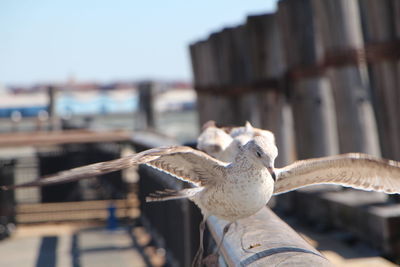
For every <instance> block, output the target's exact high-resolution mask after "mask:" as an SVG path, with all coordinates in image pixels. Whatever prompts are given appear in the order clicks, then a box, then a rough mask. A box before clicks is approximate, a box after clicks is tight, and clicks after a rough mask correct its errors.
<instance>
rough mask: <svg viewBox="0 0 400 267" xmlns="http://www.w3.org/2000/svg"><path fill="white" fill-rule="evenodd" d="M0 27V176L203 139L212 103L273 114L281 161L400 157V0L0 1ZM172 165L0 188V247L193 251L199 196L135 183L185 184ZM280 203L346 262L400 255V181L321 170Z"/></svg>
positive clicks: (61, 255) (101, 257) (259, 122)
mask: <svg viewBox="0 0 400 267" xmlns="http://www.w3.org/2000/svg"><path fill="white" fill-rule="evenodd" d="M0 37H1V40H2V41H1V42H0V58H1V60H0V167H1V168H0V183H1V184H3V185H5V184H13V183H21V182H26V181H30V180H34V179H36V178H37V177H38V176H44V175H49V174H52V173H55V172H58V171H62V170H66V169H70V168H73V167H77V166H81V165H85V164H90V163H94V162H98V161H105V160H112V159H115V158H118V157H120V156H121V155H128V154H130V153H133V152H138V151H141V150H144V149H148V148H151V147H155V146H159V145H171V144H186V145H191V146H195V142H196V138H197V136H198V135H199V133H200V131H201V126H202V125H203V124H204V123H205V122H207V121H208V120H215V121H216V122H217V123H218V124H220V125H226V126H240V125H244V123H245V122H246V121H250V122H251V123H252V124H253V126H255V127H259V128H263V129H268V130H271V131H273V132H274V133H275V135H276V142H277V145H278V148H279V157H278V159H277V162H276V165H277V167H282V166H285V165H287V164H290V163H292V162H293V161H295V160H297V159H304V158H311V157H320V156H328V155H334V154H339V153H347V152H363V153H368V154H371V155H374V156H378V157H384V158H388V159H393V160H398V161H400V120H399V119H398V116H399V115H400V110H399V105H400V93H399V92H400V64H399V62H400V2H399V1H397V0H326V1H313V0H280V1H278V0H264V1H261V0H255V1H251V2H244V1H237V0H235V1H217V2H208V1H201V2H187V1H186V2H185V1H179V0H173V1H167V2H154V1H147V2H146V1H141V2H139V1H125V0H118V1H112V2H110V1H92V0H88V1H77V0H71V1H47V0H38V1H25V0H17V1H2V2H1V3H0ZM143 177H145V178H146V179H140V178H143ZM169 180H170V179H168V177H165V176H163V175H161V174H159V173H157V172H154V171H151V170H148V168H145V167H143V168H139V169H137V168H134V169H131V170H127V171H122V172H116V173H112V174H107V175H104V176H100V177H96V178H91V179H88V180H84V181H79V182H72V183H68V184H65V185H57V186H49V187H46V188H43V189H24V190H18V191H16V192H0V236H1V238H2V239H4V240H3V241H1V242H0V254H1V257H0V263H1V264H3V262H4V266H37V267H39V266H40V267H41V266H44V267H47V266H48V267H50V266H74V267H77V266H188V264H189V263H190V261H191V258H192V257H193V256H194V253H195V251H196V249H197V247H196V246H197V244H198V243H197V239H196V238H198V237H197V232H198V229H197V224H198V222H199V220H200V216H199V213H198V210H196V209H195V207H193V206H192V205H190V204H188V203H187V202H185V201H171V204H166V206H159V205H158V204H156V205H154V206H149V205H144V203H143V201H141V200H143V199H144V196H145V195H146V194H147V193H149V192H151V191H154V190H157V189H161V188H165V187H169V188H171V187H172V188H175V187H177V188H181V187H182V184H181V183H180V182H176V183H175V184H171V182H170V181H169ZM270 206H271V208H273V210H274V212H276V213H277V214H279V215H280V216H281V217H282V218H283V219H284V220H285V221H286V222H287V223H289V224H290V225H291V226H292V227H293V228H294V229H295V230H296V231H298V232H300V233H302V235H303V237H305V238H306V239H307V240H308V241H309V242H311V244H312V245H313V246H314V247H316V248H317V249H319V250H321V251H322V252H323V253H324V255H325V256H327V257H328V258H329V259H330V260H331V261H332V262H333V263H334V264H336V265H338V266H395V264H396V262H397V263H398V262H399V260H400V257H399V255H400V249H399V248H400V238H399V237H400V227H399V226H400V204H399V198H398V197H396V196H390V197H388V196H386V195H384V194H379V193H370V192H368V193H366V192H359V191H354V190H349V189H343V188H341V187H324V186H322V187H318V188H312V189H307V190H306V189H305V190H299V191H297V192H293V193H290V194H285V195H282V196H280V197H279V198H276V199H274V200H273V201H271V203H270ZM209 227H210V226H209ZM211 227H212V226H211ZM182 229H185V230H184V231H183V230H182ZM178 232H179V233H181V235H178V237H177V235H176V234H175V233H178ZM171 233H173V234H171ZM210 239H212V237H210ZM211 243H212V242H211ZM214 246H215V245H214ZM21 248H22V249H23V251H24V252H23V253H20V251H22V249H21ZM16 252H18V253H16ZM21 254H23V255H22V256H21Z"/></svg>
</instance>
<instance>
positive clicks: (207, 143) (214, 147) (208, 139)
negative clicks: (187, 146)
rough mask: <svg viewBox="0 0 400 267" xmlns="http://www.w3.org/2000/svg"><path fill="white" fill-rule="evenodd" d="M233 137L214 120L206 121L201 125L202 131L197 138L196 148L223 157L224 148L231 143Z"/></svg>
mask: <svg viewBox="0 0 400 267" xmlns="http://www.w3.org/2000/svg"><path fill="white" fill-rule="evenodd" d="M232 141H233V138H232V137H231V136H230V135H229V134H228V133H227V132H226V131H225V130H224V129H221V128H218V127H217V125H216V123H215V121H212V120H211V121H208V122H206V123H205V124H204V125H203V131H202V132H201V134H200V135H199V137H198V138H197V149H199V150H201V151H204V152H206V153H207V154H208V155H211V156H213V157H214V158H217V159H220V158H223V157H224V156H223V154H225V152H224V151H225V150H226V149H227V148H228V146H229V145H230V144H231V143H232Z"/></svg>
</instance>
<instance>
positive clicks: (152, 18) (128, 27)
mask: <svg viewBox="0 0 400 267" xmlns="http://www.w3.org/2000/svg"><path fill="white" fill-rule="evenodd" d="M276 2H277V0H268V1H265V0H257V1H251V2H242V1H238V0H236V1H218V2H204V1H202V2H201V3H200V2H190V3H187V2H184V1H181V0H173V1H169V2H168V3H166V2H157V3H153V2H148V1H147V2H142V1H141V2H138V1H128V0H120V1H113V2H108V1H93V0H90V1H78V0H71V1H57V2H56V1H50V0H38V1H23V0H18V1H6V2H2V3H1V4H0V25H2V26H0V37H1V39H2V42H1V43H0V57H1V58H2V60H1V63H0V86H29V85H33V84H40V83H64V82H67V81H69V80H76V81H79V82H99V83H110V82H114V81H135V80H175V81H186V82H190V81H191V77H192V73H191V67H190V58H189V52H188V45H189V44H190V43H192V42H195V41H197V40H199V39H202V38H206V37H207V36H208V35H209V34H210V33H211V32H213V31H215V30H217V29H222V28H224V27H229V26H236V25H238V24H240V23H241V22H243V20H244V19H245V18H246V16H248V15H253V14H259V13H266V12H273V11H274V10H275V9H276Z"/></svg>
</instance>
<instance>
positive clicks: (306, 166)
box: [274, 153, 400, 194]
mask: <svg viewBox="0 0 400 267" xmlns="http://www.w3.org/2000/svg"><path fill="white" fill-rule="evenodd" d="M276 173H277V178H278V179H277V182H276V183H275V189H274V194H281V193H285V192H288V191H292V190H295V189H298V188H301V187H305V186H309V185H315V184H338V185H342V186H348V187H353V188H357V189H362V190H368V191H370V190H374V191H380V192H385V193H389V194H396V193H397V194H399V193H400V162H397V161H393V160H384V159H379V158H376V157H373V156H370V155H366V154H361V153H349V154H342V155H337V156H331V157H323V158H317V159H309V160H303V161H298V162H295V163H293V164H291V165H289V166H286V167H284V168H282V169H277V170H276Z"/></svg>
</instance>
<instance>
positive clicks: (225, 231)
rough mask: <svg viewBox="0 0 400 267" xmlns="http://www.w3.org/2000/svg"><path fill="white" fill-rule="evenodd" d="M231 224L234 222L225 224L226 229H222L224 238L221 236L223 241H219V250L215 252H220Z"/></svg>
mask: <svg viewBox="0 0 400 267" xmlns="http://www.w3.org/2000/svg"><path fill="white" fill-rule="evenodd" d="M231 225H232V222H230V223H228V224H227V225H225V227H224V230H222V238H221V241H219V244H218V246H217V252H215V254H218V253H219V249H220V248H221V245H222V243H223V242H224V238H225V235H226V233H227V232H228V231H229V227H230V226H231Z"/></svg>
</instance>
